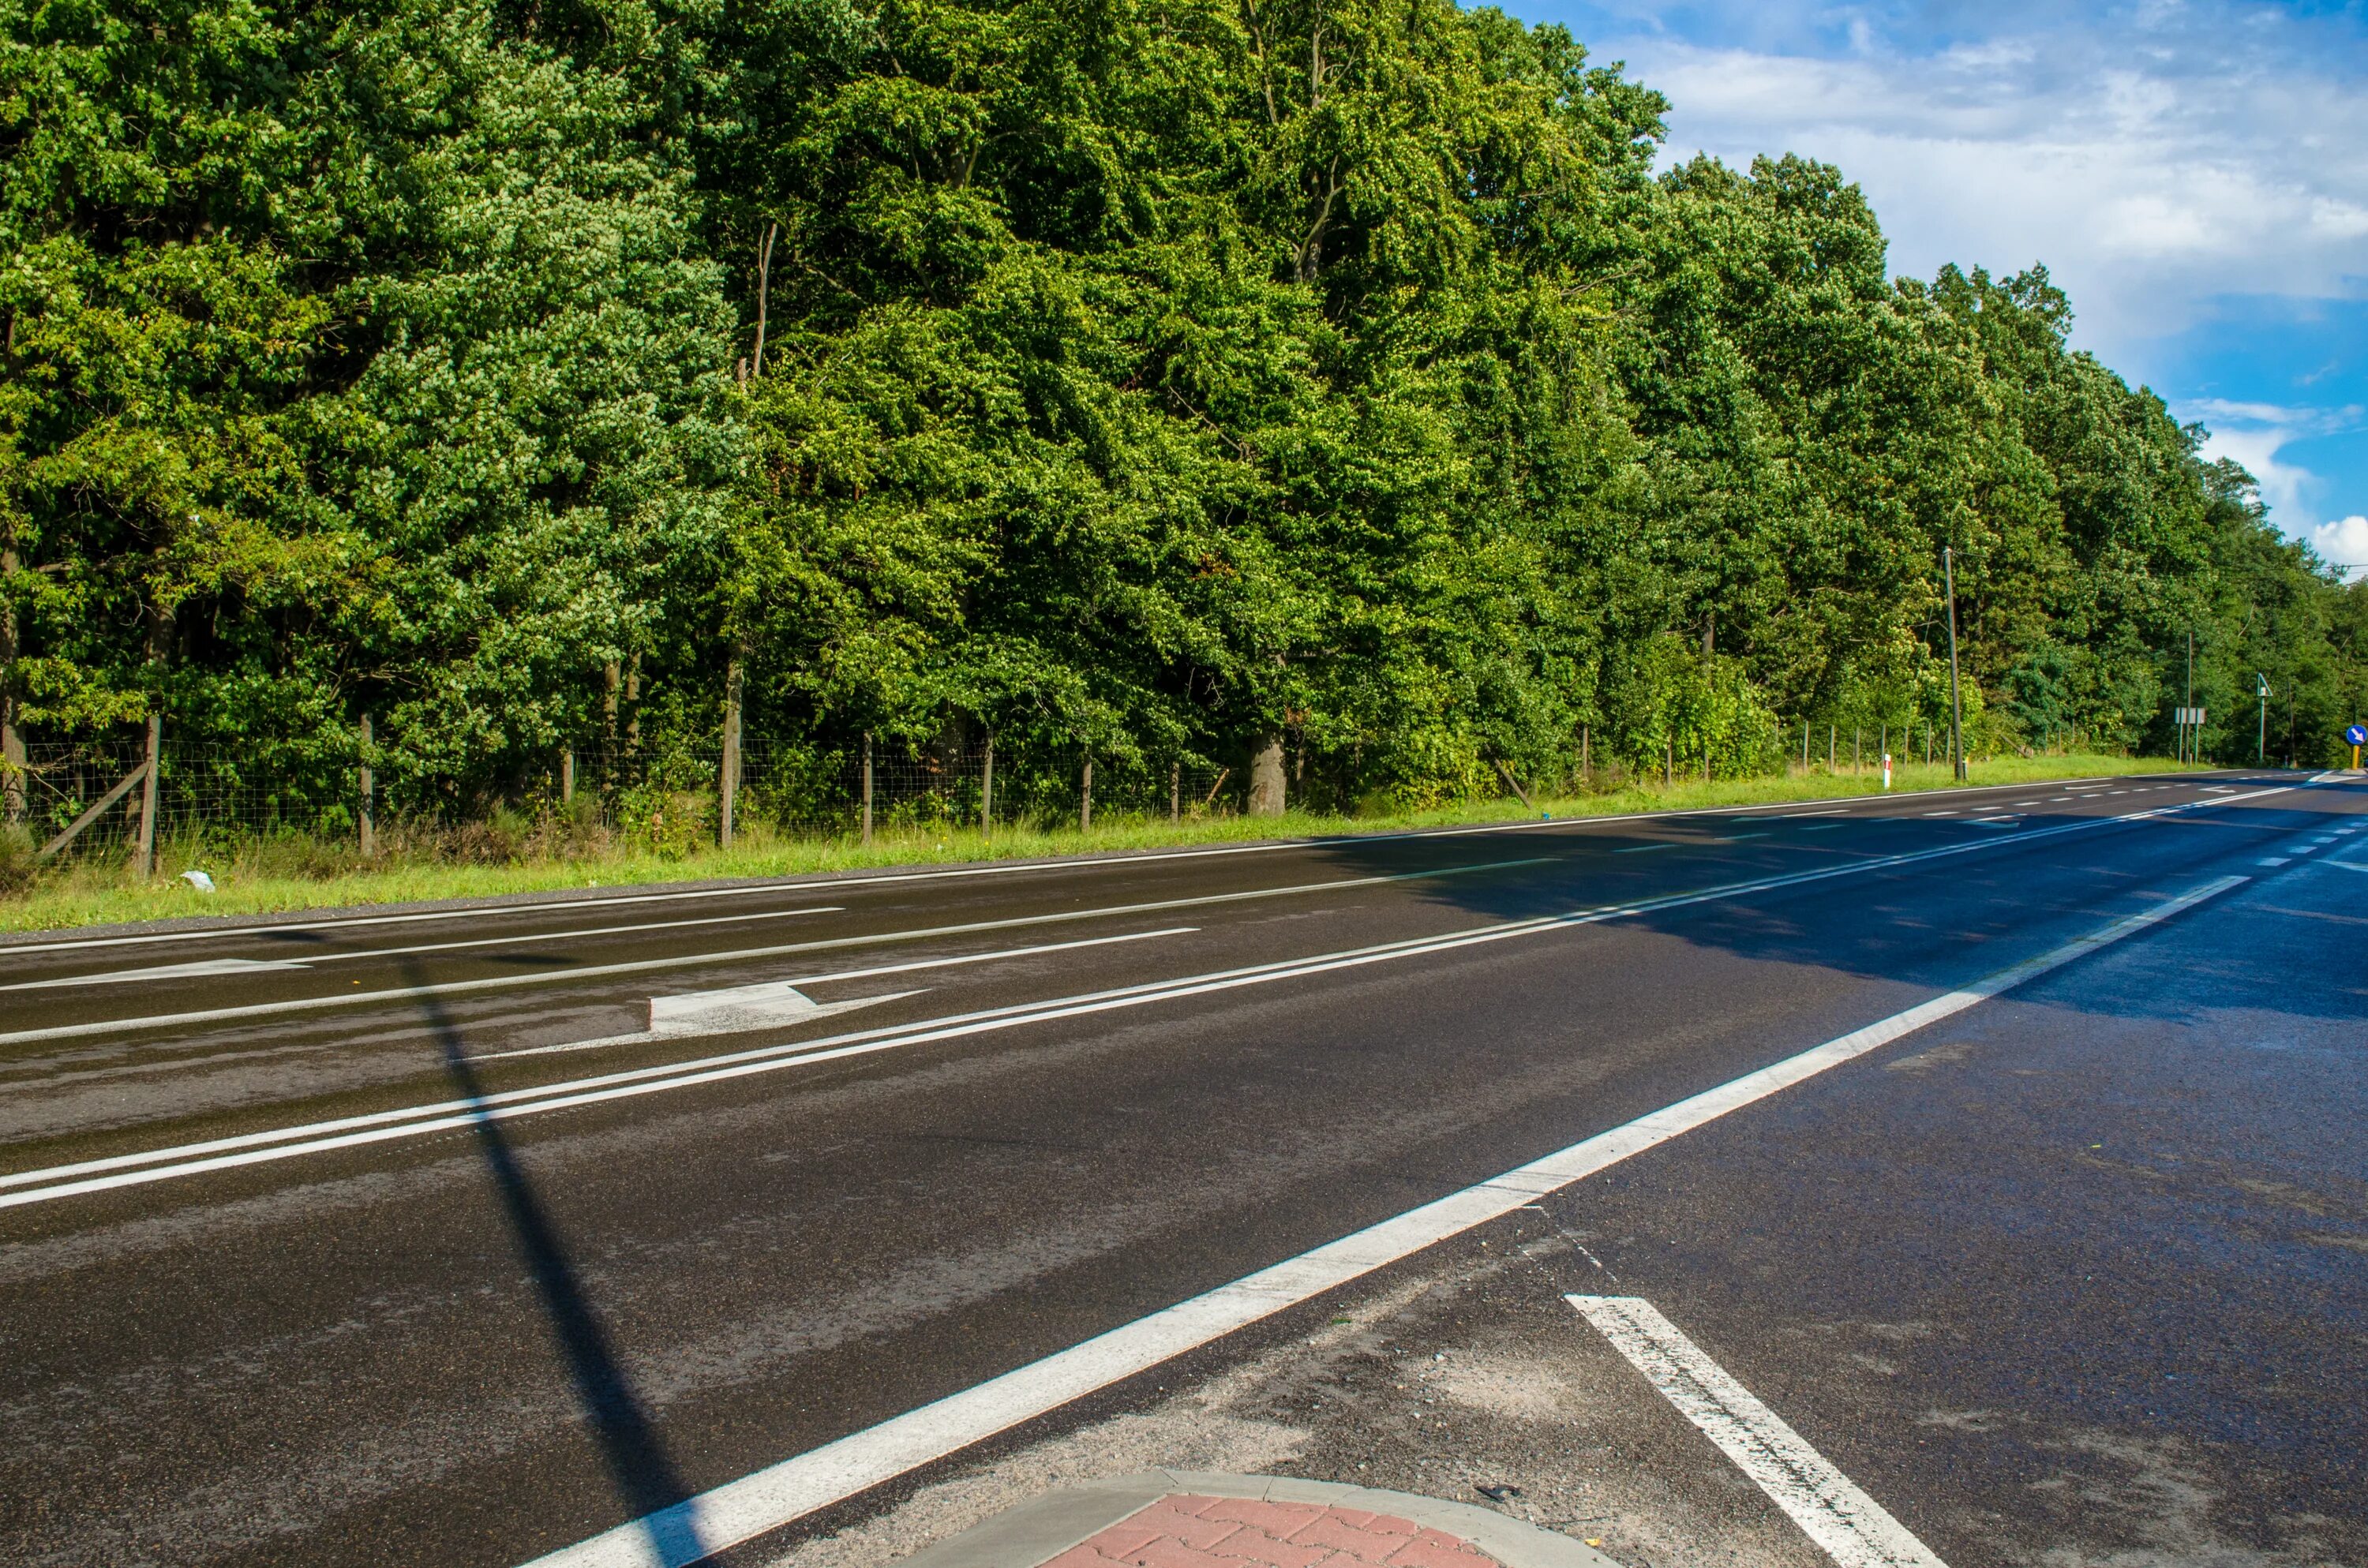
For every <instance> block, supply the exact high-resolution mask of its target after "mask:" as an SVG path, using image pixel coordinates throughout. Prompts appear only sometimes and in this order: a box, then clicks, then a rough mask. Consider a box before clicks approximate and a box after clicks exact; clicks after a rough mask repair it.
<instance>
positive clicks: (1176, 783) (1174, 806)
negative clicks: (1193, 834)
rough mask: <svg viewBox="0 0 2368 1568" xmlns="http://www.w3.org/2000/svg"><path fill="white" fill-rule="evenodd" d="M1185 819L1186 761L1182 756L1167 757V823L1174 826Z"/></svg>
mask: <svg viewBox="0 0 2368 1568" xmlns="http://www.w3.org/2000/svg"><path fill="white" fill-rule="evenodd" d="M1183 820H1184V763H1183V759H1182V758H1180V757H1169V758H1168V759H1167V825H1168V826H1170V827H1174V826H1175V825H1176V824H1178V823H1179V822H1182V821H1183Z"/></svg>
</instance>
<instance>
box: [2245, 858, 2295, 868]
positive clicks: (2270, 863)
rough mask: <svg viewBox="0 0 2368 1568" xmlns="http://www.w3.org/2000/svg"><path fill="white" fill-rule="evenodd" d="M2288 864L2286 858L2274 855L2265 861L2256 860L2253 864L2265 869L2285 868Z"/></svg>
mask: <svg viewBox="0 0 2368 1568" xmlns="http://www.w3.org/2000/svg"><path fill="white" fill-rule="evenodd" d="M2286 863H2287V862H2286V858H2285V857H2284V856H2283V855H2272V856H2271V857H2269V858H2267V859H2265V860H2256V861H2254V862H2253V864H2254V865H2256V866H2260V867H2263V868H2265V869H2268V868H2274V867H2278V866H2283V865H2285V864H2286Z"/></svg>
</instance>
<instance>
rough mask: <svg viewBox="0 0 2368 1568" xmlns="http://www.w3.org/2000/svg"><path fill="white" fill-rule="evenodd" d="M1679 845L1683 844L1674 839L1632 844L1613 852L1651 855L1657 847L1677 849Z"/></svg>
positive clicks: (1615, 853)
mask: <svg viewBox="0 0 2368 1568" xmlns="http://www.w3.org/2000/svg"><path fill="white" fill-rule="evenodd" d="M1679 847H1681V846H1679V845H1678V844H1677V843H1676V842H1674V841H1672V842H1670V843H1668V844H1632V845H1630V846H1628V847H1627V848H1625V849H1614V850H1613V851H1612V852H1611V853H1613V854H1614V855H1650V854H1651V853H1652V852H1653V851H1654V850H1656V849H1676V848H1679Z"/></svg>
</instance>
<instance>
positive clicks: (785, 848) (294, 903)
mask: <svg viewBox="0 0 2368 1568" xmlns="http://www.w3.org/2000/svg"><path fill="white" fill-rule="evenodd" d="M2177 771H2180V765H2179V764H2177V763H2174V762H2170V761H2169V760H2167V759H2163V758H2157V757H2119V756H2034V757H2000V758H1998V759H1995V760H1992V761H1987V762H1981V763H1976V764H1975V765H1974V766H1973V768H1972V773H1973V780H1972V781H1973V782H1974V784H1975V785H1977V786H1978V785H1985V784H2017V783H2023V782H2027V781H2028V782H2037V781H2040V780H2044V779H2052V778H2090V777H2096V776H2099V775H2105V774H2132V773H2169V772H2177ZM1894 782H1895V788H1896V790H1899V791H1915V790H1942V789H1946V788H1948V787H1949V784H1950V778H1949V768H1948V765H1947V764H1945V763H1939V764H1930V765H1927V764H1922V763H1916V764H1911V765H1909V766H1907V767H1903V768H1900V769H1899V770H1897V772H1896V774H1895V775H1894ZM1881 788H1882V780H1881V778H1880V776H1879V775H1878V774H1876V773H1875V772H1874V771H1873V769H1869V770H1867V771H1865V772H1862V773H1856V774H1853V773H1852V772H1850V770H1849V769H1848V768H1847V767H1845V768H1843V769H1841V770H1840V771H1839V772H1838V773H1827V771H1826V770H1825V768H1824V767H1822V766H1819V767H1816V768H1813V769H1812V770H1810V772H1809V773H1807V774H1806V775H1790V776H1784V777H1771V778H1748V779H1735V780H1724V781H1719V782H1714V783H1702V782H1700V781H1695V782H1691V783H1680V784H1678V785H1677V786H1675V787H1674V788H1671V789H1668V790H1663V789H1661V788H1659V787H1658V786H1657V785H1656V786H1653V787H1650V788H1645V787H1634V788H1627V789H1621V790H1610V791H1608V792H1602V793H1593V794H1588V795H1584V796H1579V797H1577V798H1566V797H1565V798H1556V799H1553V800H1541V801H1537V802H1536V805H1535V807H1534V808H1524V807H1523V806H1522V805H1521V804H1520V802H1519V801H1510V800H1506V801H1466V802H1463V803H1459V804H1456V805H1452V806H1446V807H1441V808H1440V809H1438V810H1434V811H1423V812H1404V813H1394V814H1390V815H1380V816H1358V817H1346V816H1324V815H1315V814H1311V813H1307V812H1292V813H1291V814H1289V815H1287V816H1284V817H1282V818H1280V819H1276V818H1263V819H1252V818H1247V817H1235V816H1227V817H1213V818H1207V819H1203V820H1200V821H1188V822H1185V823H1182V824H1177V825H1175V826H1170V825H1169V824H1167V822H1166V821H1164V820H1152V821H1144V820H1142V819H1136V818H1129V819H1120V820H1113V821H1110V822H1108V823H1100V824H1096V825H1095V827H1094V830H1093V831H1092V832H1091V833H1080V832H1078V831H1076V829H1075V828H1068V829H1063V830H1053V831H1048V830H1044V829H1041V828H1029V827H1009V826H998V827H997V828H996V831H995V833H994V835H992V836H991V837H990V836H988V835H983V834H981V833H979V832H978V831H977V830H976V829H975V828H958V829H953V830H950V831H936V832H928V831H920V830H914V831H899V832H894V833H882V834H879V835H875V838H874V841H873V843H872V844H871V846H868V847H867V846H862V845H860V844H854V843H850V842H847V841H844V840H837V841H833V840H815V839H802V838H785V837H773V836H770V835H763V834H761V833H757V834H750V835H745V836H744V837H743V840H742V842H740V843H739V844H735V845H734V846H733V847H732V848H731V849H729V850H721V849H708V850H703V851H700V852H698V853H694V854H690V855H686V856H682V857H679V858H664V857H660V856H657V855H654V854H650V853H647V852H645V851H640V850H636V849H634V848H632V847H631V846H621V845H619V846H604V847H600V848H598V849H595V850H590V851H584V850H578V851H575V852H569V851H568V850H566V849H565V848H564V847H563V848H560V849H557V850H554V851H550V852H545V853H541V854H530V855H529V856H527V857H525V858H518V859H515V860H511V861H509V862H507V863H504V864H478V865H456V864H452V863H450V862H449V861H443V860H435V859H413V860H401V859H396V860H393V861H381V862H364V861H362V860H360V859H359V858H358V857H356V856H355V855H354V854H353V853H352V852H351V851H350V850H347V849H344V848H341V847H336V846H322V845H319V844H317V843H313V842H311V841H299V842H293V843H291V842H288V841H272V840H256V841H255V842H253V843H250V844H246V845H244V846H240V847H238V848H236V849H233V850H232V851H230V852H228V853H227V854H216V855H212V856H208V855H205V854H202V853H198V852H196V851H195V849H194V847H193V846H165V848H164V849H162V850H160V853H159V856H158V860H159V874H158V876H157V878H156V879H155V881H153V882H148V883H144V884H143V883H142V882H139V881H135V880H133V879H132V878H131V876H130V875H129V874H128V873H127V872H126V871H125V870H124V869H122V867H121V866H120V865H109V864H106V863H103V862H89V863H80V864H74V865H68V866H64V867H60V868H57V869H51V870H48V871H45V872H43V873H42V874H40V876H38V877H37V878H35V879H34V880H33V881H31V883H30V884H29V886H28V887H26V888H24V889H22V890H20V891H19V892H17V893H16V894H14V895H13V896H9V897H6V898H0V931H28V930H49V929H54V928H57V927H61V926H92V925H101V924H108V925H111V924H117V923H127V922H135V921H147V920H161V919H169V918H174V917H181V916H188V915H264V914H275V913H283V912H288V911H295V910H310V909H329V908H344V907H350V906H353V905H358V904H381V903H423V902H428V901H435V900H444V899H464V898H487V897H492V896H495V895H498V894H502V893H524V892H552V891H555V890H558V889H563V888H573V889H582V888H617V887H633V886H640V885H644V884H649V883H657V882H680V881H704V880H709V879H719V878H722V879H728V878H739V877H782V876H804V875H813V874H814V873H817V872H827V871H845V870H856V869H865V868H870V867H882V866H916V865H938V864H951V863H960V862H964V861H982V860H1001V859H1016V858H1037V857H1043V856H1055V855H1076V854H1081V853H1085V852H1088V851H1108V850H1123V849H1150V848H1159V847H1167V846H1184V845H1194V844H1216V843H1226V842H1235V841H1241V840H1248V839H1258V838H1276V837H1301V836H1306V835H1322V834H1333V833H1378V832H1388V831H1390V830H1392V829H1406V828H1419V827H1440V826H1449V825H1463V824H1483V823H1491V822H1520V821H1526V820H1530V819H1532V818H1534V817H1535V816H1536V815H1537V814H1538V812H1541V811H1543V812H1552V813H1553V814H1554V816H1556V817H1558V818H1559V817H1590V816H1611V815H1618V814H1620V813H1622V812H1646V811H1682V810H1685V809H1687V808H1689V807H1702V806H1744V805H1766V804H1771V803H1778V802H1782V801H1806V800H1821V799H1829V798H1834V797H1839V796H1849V795H1869V794H1874V793H1877V792H1879V790H1881ZM192 867H195V868H199V869H204V870H205V871H207V872H208V873H209V874H210V875H211V876H212V877H213V879H214V881H215V884H216V891H215V892H211V893H200V892H196V891H194V890H192V889H191V888H190V887H189V886H188V884H186V883H184V882H182V881H178V880H177V877H178V873H179V872H180V871H182V870H184V869H189V868H192Z"/></svg>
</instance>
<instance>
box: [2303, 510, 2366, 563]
mask: <svg viewBox="0 0 2368 1568" xmlns="http://www.w3.org/2000/svg"><path fill="white" fill-rule="evenodd" d="M2307 537H2308V539H2309V540H2310V547H2311V548H2312V549H2313V550H2315V551H2318V558H2319V559H2320V560H2321V561H2331V562H2337V563H2339V564H2340V565H2345V566H2353V567H2360V566H2368V517H2362V516H2361V515H2360V514H2359V513H2357V512H2354V513H2352V514H2351V516H2350V517H2339V518H2337V519H2336V520H2335V521H2333V522H2331V523H2321V524H2319V525H2318V526H2317V528H2312V529H2311V530H2310V533H2309V535H2308V536H2307ZM2352 575H2354V576H2357V575H2359V574H2358V573H2357V572H2354V573H2353V574H2352Z"/></svg>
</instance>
